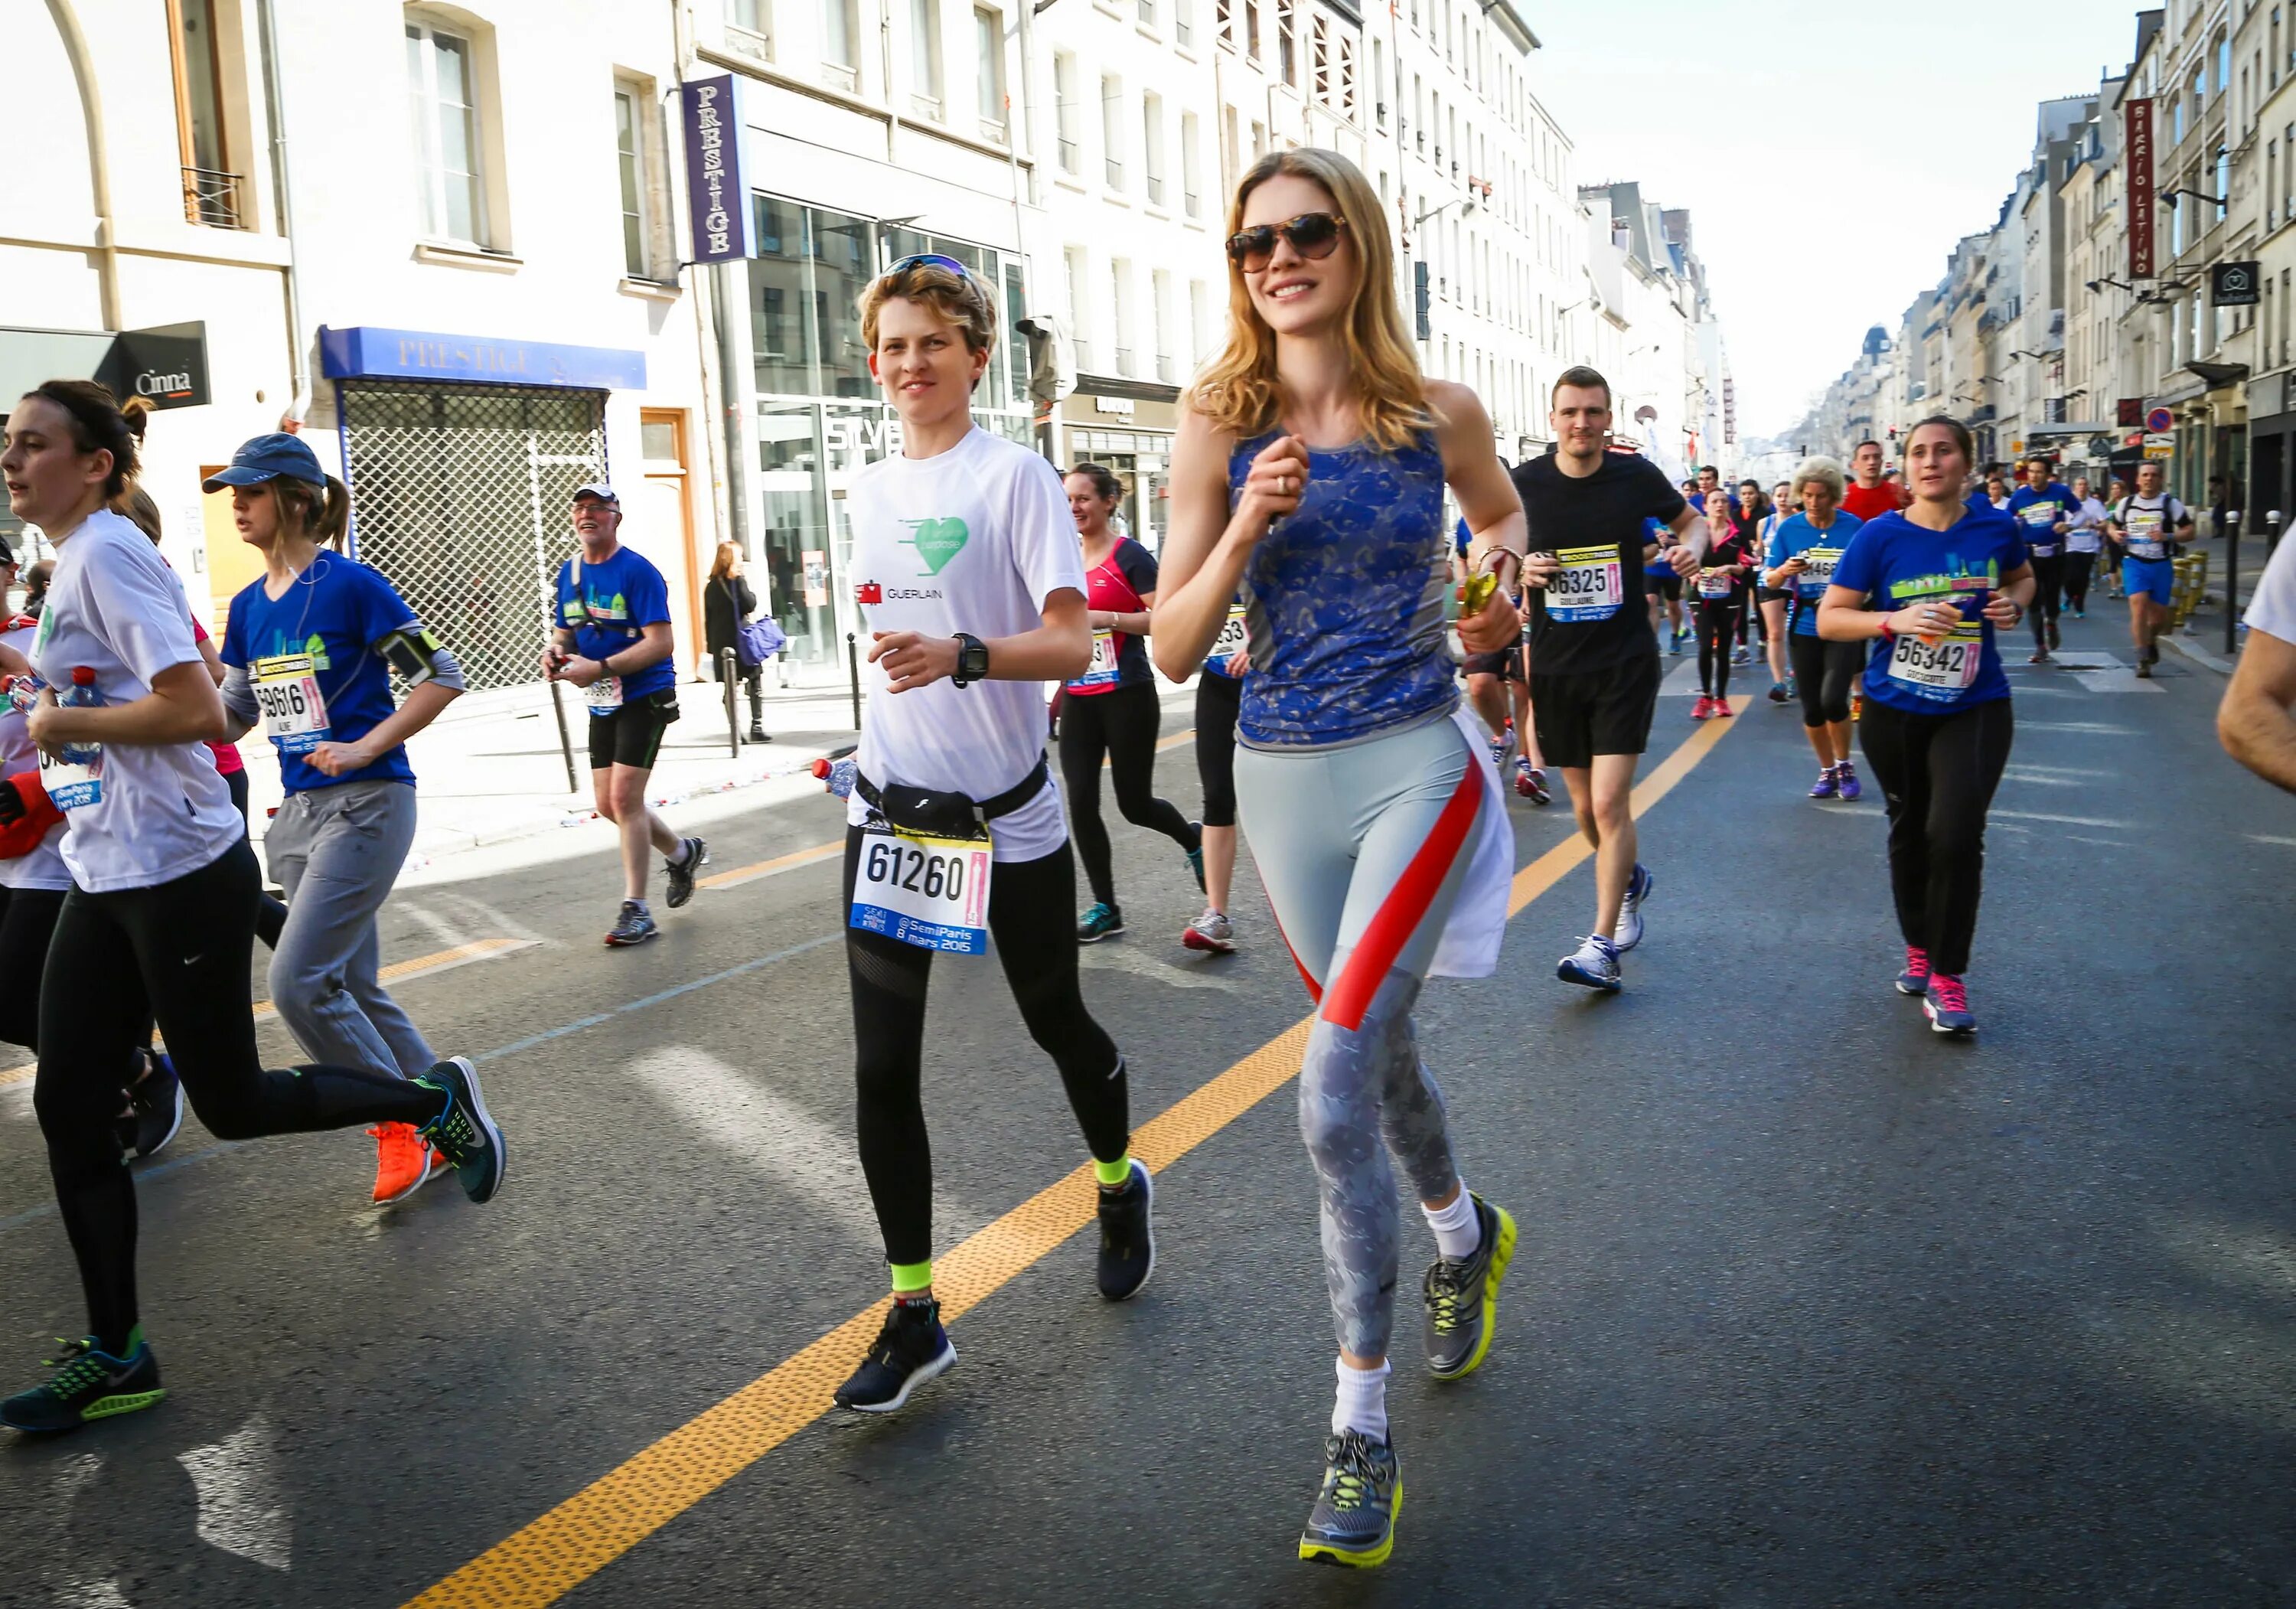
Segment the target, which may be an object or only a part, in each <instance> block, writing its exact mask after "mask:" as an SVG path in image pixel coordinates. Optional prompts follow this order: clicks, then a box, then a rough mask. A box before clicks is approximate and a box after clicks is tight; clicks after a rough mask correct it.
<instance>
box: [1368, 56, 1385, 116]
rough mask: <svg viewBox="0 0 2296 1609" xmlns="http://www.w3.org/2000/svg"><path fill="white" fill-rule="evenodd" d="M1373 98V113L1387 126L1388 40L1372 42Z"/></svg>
mask: <svg viewBox="0 0 2296 1609" xmlns="http://www.w3.org/2000/svg"><path fill="white" fill-rule="evenodd" d="M1371 99H1372V109H1373V114H1374V117H1376V119H1378V122H1379V126H1380V127H1382V128H1384V127H1387V42H1386V41H1385V40H1383V39H1374V40H1373V41H1372V42H1371Z"/></svg>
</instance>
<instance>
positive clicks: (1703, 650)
mask: <svg viewBox="0 0 2296 1609" xmlns="http://www.w3.org/2000/svg"><path fill="white" fill-rule="evenodd" d="M1745 613H1746V603H1745V599H1744V597H1743V595H1738V594H1733V595H1730V596H1729V597H1727V598H1715V599H1708V598H1701V599H1699V600H1698V686H1699V690H1700V691H1701V692H1703V693H1707V694H1711V695H1712V696H1714V697H1716V698H1727V697H1729V696H1730V642H1731V638H1732V636H1734V634H1735V633H1736V631H1737V629H1738V628H1739V627H1740V626H1742V625H1743V624H1744V623H1745Z"/></svg>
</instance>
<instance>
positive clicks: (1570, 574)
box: [1546, 547, 1627, 622]
mask: <svg viewBox="0 0 2296 1609" xmlns="http://www.w3.org/2000/svg"><path fill="white" fill-rule="evenodd" d="M1554 556H1555V557H1556V558H1557V559H1559V560H1561V561H1562V568H1561V569H1560V570H1558V571H1555V572H1554V579H1552V580H1550V581H1548V582H1547V584H1546V618H1547V619H1548V620H1562V621H1566V622H1569V621H1586V620H1609V619H1610V618H1611V616H1612V615H1614V614H1616V613H1618V612H1619V606H1620V604H1621V603H1625V602H1626V600H1627V592H1626V587H1625V586H1624V584H1623V582H1622V580H1621V579H1620V568H1619V550H1618V549H1617V548H1616V547H1565V548H1561V549H1558V550H1557V551H1556V553H1555V555H1554Z"/></svg>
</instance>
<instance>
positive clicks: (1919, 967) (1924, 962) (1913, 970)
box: [1898, 944, 1930, 998]
mask: <svg viewBox="0 0 2296 1609" xmlns="http://www.w3.org/2000/svg"><path fill="white" fill-rule="evenodd" d="M1929 992H1930V953H1929V951H1927V950H1925V949H1923V948H1919V947H1918V946H1916V945H1912V944H1908V945H1907V946H1906V970H1905V971H1903V972H1901V973H1898V993H1899V994H1901V995H1912V996H1915V997H1917V998H1918V997H1921V996H1923V995H1926V994H1927V993H1929Z"/></svg>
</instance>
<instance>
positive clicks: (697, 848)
mask: <svg viewBox="0 0 2296 1609" xmlns="http://www.w3.org/2000/svg"><path fill="white" fill-rule="evenodd" d="M708 865H709V845H708V844H706V843H704V842H702V841H701V840H700V839H699V838H689V839H687V840H686V841H685V858H683V859H679V860H664V861H663V862H662V863H661V869H662V870H663V871H664V872H666V873H668V875H669V893H668V896H667V897H665V899H664V900H663V903H664V904H666V905H668V907H669V908H670V909H672V910H676V908H677V907H679V906H681V905H684V904H685V902H686V901H687V900H689V899H693V874H694V873H696V872H698V871H700V870H701V868H702V867H703V866H708Z"/></svg>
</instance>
